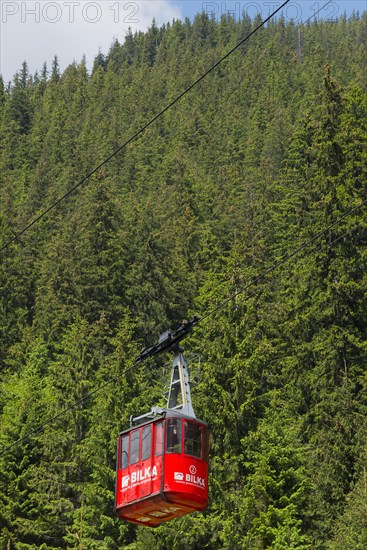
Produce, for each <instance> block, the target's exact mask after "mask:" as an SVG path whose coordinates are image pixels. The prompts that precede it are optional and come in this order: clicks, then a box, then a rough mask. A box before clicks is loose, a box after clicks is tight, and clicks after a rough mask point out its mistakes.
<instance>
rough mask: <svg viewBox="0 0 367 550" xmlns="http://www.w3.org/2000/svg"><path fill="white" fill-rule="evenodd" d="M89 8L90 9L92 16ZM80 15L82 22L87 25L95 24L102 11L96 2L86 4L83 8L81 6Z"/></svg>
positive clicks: (99, 18)
mask: <svg viewBox="0 0 367 550" xmlns="http://www.w3.org/2000/svg"><path fill="white" fill-rule="evenodd" d="M90 8H92V15H91V10H90ZM82 14H83V19H84V21H86V22H87V23H97V22H98V21H100V20H101V17H102V9H101V6H100V5H99V4H97V2H89V3H88V4H85V6H83V9H82ZM93 15H94V17H93Z"/></svg>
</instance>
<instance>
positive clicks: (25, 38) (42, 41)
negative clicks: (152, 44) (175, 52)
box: [0, 0, 367, 82]
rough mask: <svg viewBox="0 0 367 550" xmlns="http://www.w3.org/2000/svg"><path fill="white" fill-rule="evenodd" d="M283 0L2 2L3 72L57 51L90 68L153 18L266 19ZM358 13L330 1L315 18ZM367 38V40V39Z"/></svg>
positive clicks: (34, 65) (296, 13)
mask: <svg viewBox="0 0 367 550" xmlns="http://www.w3.org/2000/svg"><path fill="white" fill-rule="evenodd" d="M326 2H327V0H297V1H296V0H295V1H293V0H292V1H291V2H290V3H289V4H288V5H287V6H286V8H285V9H284V16H285V17H286V18H287V19H294V20H295V21H305V20H306V19H308V18H310V17H312V16H315V15H314V14H315V13H316V12H317V11H318V10H319V9H320V8H323V6H325V4H326ZM282 3H283V0H234V1H233V0H232V1H223V0H133V1H130V0H0V8H1V9H0V74H1V75H2V76H3V78H4V80H5V82H9V81H11V80H12V79H13V77H14V74H15V73H16V72H17V71H18V70H19V69H20V68H21V66H22V63H23V61H26V62H27V65H28V68H29V72H30V73H31V74H34V73H35V72H36V71H38V72H41V70H42V67H43V64H44V63H45V62H46V64H47V67H48V68H49V69H50V68H51V64H52V59H53V58H54V56H55V55H57V57H58V60H59V65H60V69H61V71H63V70H64V69H65V68H66V67H67V66H68V65H69V64H70V63H72V62H73V61H74V60H75V61H76V62H80V60H81V59H82V56H83V54H84V55H85V56H86V59H87V65H88V68H89V69H90V68H91V67H92V65H93V60H94V58H95V56H96V55H97V54H98V52H99V51H101V52H102V53H103V54H106V53H108V50H109V48H110V46H111V44H112V42H113V41H114V40H115V39H116V38H117V39H118V40H119V41H120V42H123V41H124V38H125V35H126V32H127V30H128V28H129V27H130V28H131V30H132V32H133V33H134V32H135V31H138V30H142V31H145V30H146V29H147V28H148V27H149V26H150V25H151V23H152V20H153V18H155V20H156V22H157V24H158V25H162V24H163V23H167V22H168V21H169V22H171V21H172V20H173V19H184V18H185V17H189V18H190V19H193V18H194V17H195V14H196V13H198V12H203V11H204V12H207V13H208V14H214V15H215V16H216V17H220V15H222V14H226V13H231V14H232V16H233V17H235V18H236V19H238V18H240V17H241V15H242V13H243V11H247V12H248V13H249V15H251V17H253V16H254V15H256V14H260V15H261V16H262V17H263V18H264V19H265V18H266V17H267V16H269V15H270V13H271V12H272V11H274V10H275V9H276V8H277V7H279V6H280V5H281V4H282ZM353 10H354V11H359V12H360V13H362V12H363V11H366V10H367V0H330V1H329V3H328V4H327V6H326V7H324V8H323V9H321V10H320V12H319V13H318V14H317V15H316V17H318V18H320V17H323V18H325V19H332V18H335V17H338V16H340V15H343V14H344V13H346V14H347V15H350V14H351V13H352V12H353ZM366 39H367V38H366Z"/></svg>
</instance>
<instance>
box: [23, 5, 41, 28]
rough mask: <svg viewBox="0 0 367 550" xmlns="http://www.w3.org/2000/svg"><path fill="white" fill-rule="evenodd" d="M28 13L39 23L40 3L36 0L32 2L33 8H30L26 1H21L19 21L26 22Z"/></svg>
mask: <svg viewBox="0 0 367 550" xmlns="http://www.w3.org/2000/svg"><path fill="white" fill-rule="evenodd" d="M28 15H30V16H34V21H35V22H36V23H39V22H40V20H41V17H40V15H41V10H40V3H39V2H36V3H35V4H34V8H33V9H32V8H31V7H30V6H28V5H27V4H26V2H22V3H21V21H22V23H26V22H27V17H28Z"/></svg>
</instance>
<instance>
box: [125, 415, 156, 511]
mask: <svg viewBox="0 0 367 550" xmlns="http://www.w3.org/2000/svg"><path fill="white" fill-rule="evenodd" d="M129 440H130V441H129V483H128V490H127V502H128V503H129V502H134V501H136V500H139V499H141V498H145V497H147V496H149V495H150V494H151V493H152V483H153V478H154V477H156V476H155V471H156V469H155V468H154V464H153V452H152V440H153V426H152V424H148V425H145V426H142V427H139V428H137V429H135V430H133V431H131V432H130V434H129Z"/></svg>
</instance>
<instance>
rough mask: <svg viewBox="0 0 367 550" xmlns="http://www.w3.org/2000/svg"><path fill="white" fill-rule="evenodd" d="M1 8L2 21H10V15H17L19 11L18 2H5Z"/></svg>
mask: <svg viewBox="0 0 367 550" xmlns="http://www.w3.org/2000/svg"><path fill="white" fill-rule="evenodd" d="M1 8H2V9H1V21H2V22H3V23H7V22H8V16H9V15H15V14H16V13H18V11H19V6H18V4H17V3H16V2H4V3H3V4H2V5H1Z"/></svg>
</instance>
